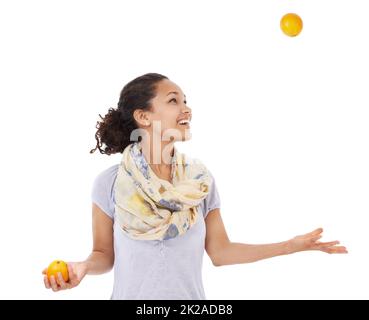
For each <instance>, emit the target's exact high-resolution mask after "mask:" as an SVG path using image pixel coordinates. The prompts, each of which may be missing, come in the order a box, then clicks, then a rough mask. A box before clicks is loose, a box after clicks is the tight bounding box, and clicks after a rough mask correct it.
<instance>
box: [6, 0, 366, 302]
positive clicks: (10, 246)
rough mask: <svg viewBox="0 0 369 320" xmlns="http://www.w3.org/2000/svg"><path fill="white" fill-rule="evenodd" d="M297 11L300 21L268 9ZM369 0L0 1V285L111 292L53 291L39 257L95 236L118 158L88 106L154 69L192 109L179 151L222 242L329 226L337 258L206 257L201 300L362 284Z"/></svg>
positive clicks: (325, 291) (44, 259) (82, 247)
mask: <svg viewBox="0 0 369 320" xmlns="http://www.w3.org/2000/svg"><path fill="white" fill-rule="evenodd" d="M287 12H296V13H298V14H299V15H300V16H301V18H302V19H303V21H304V29H303V31H302V33H301V34H300V35H299V36H298V37H295V38H290V37H287V36H285V35H284V34H283V33H282V32H281V30H280V28H279V21H280V18H281V17H282V16H283V15H284V14H285V13H287ZM367 12H368V4H367V1H365V0H362V1H359V0H356V1H355V0H350V1H349V0H345V1H340V0H325V1H321V0H319V1H318V0H309V1H308V0H304V1H298V0H289V1H287V0H279V1H275V0H273V1H267V0H263V1H261V0H254V1H245V0H242V1H241V0H240V1H235V0H230V1H224V0H223V1H214V0H212V1H205V0H201V1H189V0H186V1H178V0H175V1H173V0H167V1H162V0H156V1H138V0H134V1H133V0H132V1H91V0H89V1H39V0H33V1H2V2H1V4H0V30H1V33H0V37H1V38H0V39H1V50H0V57H1V60H0V70H1V71H0V88H1V94H0V106H1V119H2V121H1V126H0V130H1V137H2V139H1V140H2V141H1V142H2V146H1V167H0V170H1V180H0V188H1V195H2V196H1V199H2V201H1V220H0V221H1V222H0V246H1V264H0V269H1V270H0V272H1V275H2V279H1V286H0V298H2V299H14V298H17V299H109V297H110V294H111V291H112V284H113V277H112V275H113V274H112V272H110V273H108V274H104V275H100V276H87V277H86V278H85V279H84V280H83V282H82V283H81V285H80V286H79V287H77V288H75V289H73V290H68V291H65V292H58V293H54V292H52V291H51V290H46V289H45V288H44V285H43V281H42V275H41V270H42V269H43V268H44V267H46V266H47V265H48V264H49V262H51V261H52V260H54V259H63V260H66V261H74V260H81V259H84V258H86V257H87V256H88V254H89V253H90V250H91V246H92V233H91V199H90V193H91V187H92V181H93V179H94V178H95V176H96V175H97V174H98V173H99V172H101V171H102V170H104V169H106V168H108V167H109V166H111V165H113V164H116V163H118V161H120V154H117V155H113V156H110V157H109V156H106V155H101V154H99V153H97V152H96V153H94V154H89V150H90V149H92V148H93V147H94V146H95V139H94V134H95V131H96V128H95V125H96V122H97V120H99V117H98V114H99V113H100V114H101V115H105V114H106V112H107V110H108V108H109V107H116V104H117V102H118V98H119V92H120V90H121V88H122V87H123V86H124V85H125V84H126V83H127V82H128V81H130V80H132V79H133V78H135V77H137V76H139V75H142V74H144V73H147V72H158V73H162V74H164V75H166V76H168V77H169V78H170V79H171V80H173V81H174V82H176V83H177V84H178V85H179V86H180V87H181V88H182V90H183V91H184V93H185V94H186V96H187V101H188V105H189V106H190V107H191V108H192V111H193V123H192V125H191V127H192V139H191V140H190V141H188V142H186V143H179V144H177V147H178V148H179V150H181V151H182V152H186V153H188V154H189V155H191V156H193V157H197V158H199V159H201V160H202V161H203V162H204V163H205V164H206V165H207V166H208V168H209V169H210V170H211V171H212V172H213V174H214V176H215V178H216V181H217V185H218V190H219V193H220V197H221V201H222V208H221V213H222V217H223V220H224V223H225V226H226V229H227V232H228V235H229V237H230V239H231V240H232V241H234V242H244V243H270V242H278V241H283V240H287V239H289V238H291V237H293V236H295V235H298V234H302V233H305V232H309V231H312V230H313V229H315V228H317V227H323V228H324V230H325V231H324V237H323V239H322V240H323V241H325V240H326V241H328V240H340V241H341V243H342V244H344V245H346V247H347V248H348V250H349V254H348V255H328V254H325V253H322V252H300V253H296V254H293V255H289V256H281V257H275V258H272V259H267V260H263V261H259V262H256V263H252V264H239V265H232V266H224V267H218V268H216V267H214V266H212V264H211V262H210V259H209V258H208V256H207V255H206V253H205V255H204V268H203V281H204V286H205V291H206V294H207V298H208V299H259V298H263V299H286V298H290V299H291V298H292V299H303V298H307V299H312V298H317V299H327V298H329V299H330V298H333V299H354V298H366V299H367V298H369V294H368V290H367V288H368V286H369V279H368V275H367V270H368V268H369V254H368V252H369V250H368V240H367V228H368V222H369V221H368V210H369V201H368V192H369V182H368V181H369V169H368V168H369V166H368V163H369V149H368V140H369V139H368V138H369V126H368V123H369V111H368V107H369V97H368V80H369V76H368V74H369V62H368V61H369V60H368V56H369V50H368V45H367V43H368V41H367V39H368V31H369V20H368V19H367Z"/></svg>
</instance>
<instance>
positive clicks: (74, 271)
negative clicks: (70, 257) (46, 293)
mask: <svg viewBox="0 0 369 320" xmlns="http://www.w3.org/2000/svg"><path fill="white" fill-rule="evenodd" d="M67 267H68V275H69V279H68V281H67V282H65V281H64V279H63V276H62V274H61V273H60V272H58V276H57V277H58V279H55V277H54V276H50V279H49V278H48V276H47V274H46V272H47V268H45V269H44V270H43V271H42V274H43V275H44V284H45V288H46V289H50V288H51V289H52V290H53V291H54V292H56V291H60V290H65V289H72V288H74V287H76V286H78V285H79V283H80V282H81V281H82V279H83V278H84V276H85V275H86V274H87V265H86V262H84V261H83V262H67Z"/></svg>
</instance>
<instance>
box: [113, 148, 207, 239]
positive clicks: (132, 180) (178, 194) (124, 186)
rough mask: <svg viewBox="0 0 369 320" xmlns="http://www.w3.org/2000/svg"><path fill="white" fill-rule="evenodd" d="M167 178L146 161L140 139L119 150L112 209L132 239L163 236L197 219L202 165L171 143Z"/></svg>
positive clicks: (204, 184)
mask: <svg viewBox="0 0 369 320" xmlns="http://www.w3.org/2000/svg"><path fill="white" fill-rule="evenodd" d="M171 169H172V170H171V181H172V183H170V182H169V181H166V180H163V179H160V178H159V177H158V176H157V175H156V174H155V173H154V172H153V170H152V169H151V168H150V166H149V165H148V163H147V161H146V159H145V157H144V155H143V153H142V145H141V143H140V142H133V143H131V144H129V145H128V146H127V147H126V148H125V149H124V151H123V156H122V160H121V163H120V165H119V168H118V173H117V178H116V182H115V183H116V185H115V212H116V215H117V218H118V223H119V224H120V226H121V229H122V230H123V232H124V233H125V234H126V235H128V236H129V237H130V238H132V239H136V240H167V239H170V238H174V237H176V236H178V235H182V234H184V233H185V232H186V231H187V230H189V229H190V228H191V227H192V226H193V225H194V224H195V223H196V221H197V217H198V209H197V206H198V205H199V204H200V202H201V201H202V200H203V199H204V198H205V197H206V196H207V194H208V193H209V188H210V186H211V183H212V178H211V176H210V175H209V172H208V170H207V169H206V167H205V166H204V165H203V164H202V163H201V162H200V161H199V160H197V159H191V158H189V157H187V156H186V155H185V154H182V153H180V152H179V151H178V150H177V149H176V148H175V147H174V154H173V157H172V158H171Z"/></svg>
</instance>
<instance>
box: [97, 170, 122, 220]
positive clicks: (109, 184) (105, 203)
mask: <svg viewBox="0 0 369 320" xmlns="http://www.w3.org/2000/svg"><path fill="white" fill-rule="evenodd" d="M117 169H118V165H115V166H113V167H110V168H108V169H106V170H104V171H103V172H101V173H99V174H98V175H97V176H96V177H95V179H94V181H93V184H92V190H91V200H92V202H94V203H95V204H96V205H98V206H99V207H100V209H101V210H102V211H104V213H106V215H108V216H109V217H110V218H111V219H114V194H113V185H114V181H115V178H116V173H117Z"/></svg>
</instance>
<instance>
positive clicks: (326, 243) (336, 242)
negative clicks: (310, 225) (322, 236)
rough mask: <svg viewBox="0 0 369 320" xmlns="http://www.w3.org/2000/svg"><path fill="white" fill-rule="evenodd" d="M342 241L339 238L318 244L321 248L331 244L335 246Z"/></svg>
mask: <svg viewBox="0 0 369 320" xmlns="http://www.w3.org/2000/svg"><path fill="white" fill-rule="evenodd" d="M339 243H340V242H339V241H338V240H335V241H329V242H317V243H316V245H317V246H318V247H319V248H321V247H331V246H335V245H336V244H339Z"/></svg>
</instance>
